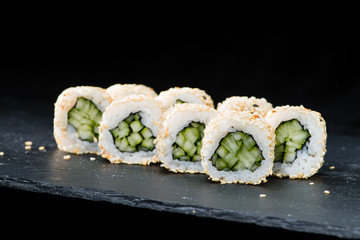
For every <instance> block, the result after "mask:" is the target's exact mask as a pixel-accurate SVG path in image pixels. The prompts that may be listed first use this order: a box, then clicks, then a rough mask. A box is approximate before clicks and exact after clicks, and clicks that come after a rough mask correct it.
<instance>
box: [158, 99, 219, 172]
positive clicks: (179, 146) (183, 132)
mask: <svg viewBox="0 0 360 240" xmlns="http://www.w3.org/2000/svg"><path fill="white" fill-rule="evenodd" d="M216 113H217V111H216V110H215V109H214V108H212V107H209V106H206V105H204V104H198V103H183V104H176V105H174V106H172V107H170V108H169V109H168V110H167V111H166V112H165V113H164V115H163V117H162V121H161V127H160V131H159V135H158V139H157V144H156V148H157V152H158V155H159V159H160V161H161V162H162V165H161V166H162V167H165V168H167V169H169V170H170V171H172V172H181V173H203V172H204V169H203V166H202V165H201V154H200V153H201V148H202V138H203V137H204V129H205V128H206V125H207V124H208V123H209V121H210V119H211V118H213V117H214V116H215V115H216Z"/></svg>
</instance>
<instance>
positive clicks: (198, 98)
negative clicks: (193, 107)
mask: <svg viewBox="0 0 360 240" xmlns="http://www.w3.org/2000/svg"><path fill="white" fill-rule="evenodd" d="M156 100H157V101H159V102H160V103H161V104H162V105H163V106H164V109H165V110H166V109H168V108H169V107H171V106H172V105H175V103H176V100H181V101H183V102H186V103H199V104H205V105H207V106H209V107H214V102H213V100H212V99H211V97H210V95H208V94H207V93H206V92H205V91H204V90H201V89H198V88H189V87H183V88H180V87H174V88H170V89H168V90H166V91H162V92H160V94H159V96H158V97H157V98H156Z"/></svg>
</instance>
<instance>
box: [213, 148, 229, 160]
mask: <svg viewBox="0 0 360 240" xmlns="http://www.w3.org/2000/svg"><path fill="white" fill-rule="evenodd" d="M216 153H217V154H218V155H219V156H220V157H221V158H225V157H226V155H228V154H229V151H228V150H227V149H226V148H225V147H224V146H222V145H220V146H219V147H218V148H217V150H216Z"/></svg>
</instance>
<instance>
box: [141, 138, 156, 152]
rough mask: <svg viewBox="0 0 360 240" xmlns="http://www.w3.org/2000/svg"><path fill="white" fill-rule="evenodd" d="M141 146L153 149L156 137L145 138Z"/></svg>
mask: <svg viewBox="0 0 360 240" xmlns="http://www.w3.org/2000/svg"><path fill="white" fill-rule="evenodd" d="M141 147H145V148H146V149H147V150H150V151H152V150H153V149H154V147H155V144H154V138H147V139H144V141H142V143H141Z"/></svg>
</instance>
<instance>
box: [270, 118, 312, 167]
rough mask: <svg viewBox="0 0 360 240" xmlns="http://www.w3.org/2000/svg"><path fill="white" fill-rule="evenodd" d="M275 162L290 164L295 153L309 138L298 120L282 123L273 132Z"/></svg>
mask: <svg viewBox="0 0 360 240" xmlns="http://www.w3.org/2000/svg"><path fill="white" fill-rule="evenodd" d="M275 135H276V137H275V141H276V145H275V160H274V162H283V163H292V162H293V161H294V160H295V159H296V154H297V151H298V150H300V149H302V148H303V147H304V145H305V143H306V141H307V140H308V138H309V137H310V134H309V131H308V130H306V129H305V128H304V127H303V126H302V125H301V124H300V123H299V121H298V120H296V119H292V120H289V121H285V122H282V123H281V124H280V125H279V126H278V127H277V129H276V130H275Z"/></svg>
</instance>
